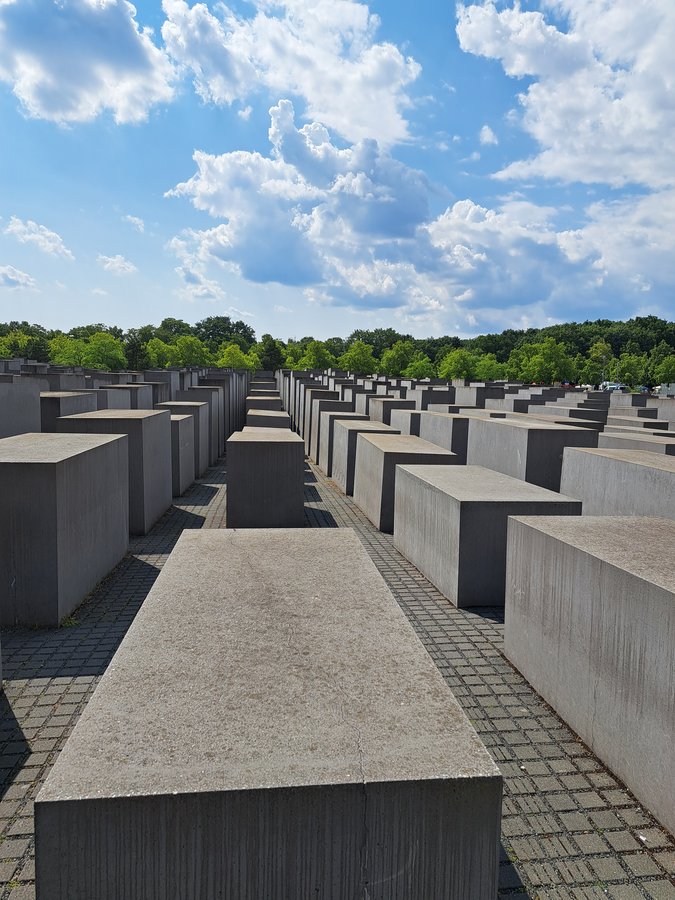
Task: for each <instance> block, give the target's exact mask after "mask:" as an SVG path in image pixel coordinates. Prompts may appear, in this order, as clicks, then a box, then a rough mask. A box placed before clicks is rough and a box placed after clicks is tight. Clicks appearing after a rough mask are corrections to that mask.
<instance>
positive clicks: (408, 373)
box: [402, 350, 436, 378]
mask: <svg viewBox="0 0 675 900" xmlns="http://www.w3.org/2000/svg"><path fill="white" fill-rule="evenodd" d="M402 374H403V375H404V377H405V378H434V377H435V375H436V367H435V366H434V364H433V363H432V361H431V360H430V359H429V357H428V356H427V355H426V353H422V351H421V350H415V352H414V353H413V355H412V359H411V360H410V362H409V363H408V365H407V366H406V367H405V369H404V370H403V373H402Z"/></svg>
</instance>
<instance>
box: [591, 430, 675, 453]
mask: <svg viewBox="0 0 675 900" xmlns="http://www.w3.org/2000/svg"><path fill="white" fill-rule="evenodd" d="M598 448H599V449H600V450H649V451H651V452H652V453H665V454H669V455H671V456H675V440H673V439H672V438H660V437H655V436H654V435H652V434H637V433H633V434H616V433H612V432H606V433H604V432H603V434H601V435H600V436H599V437H598Z"/></svg>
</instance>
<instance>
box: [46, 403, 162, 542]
mask: <svg viewBox="0 0 675 900" xmlns="http://www.w3.org/2000/svg"><path fill="white" fill-rule="evenodd" d="M58 428H59V431H60V432H68V433H71V434H73V433H79V434H126V435H127V436H128V438H129V441H128V444H127V446H128V450H129V531H130V533H131V534H147V533H148V531H150V529H151V528H152V526H153V525H154V524H155V522H156V521H157V519H159V517H160V516H161V515H163V514H164V513H165V512H166V511H167V509H168V508H169V507H170V506H171V498H172V496H173V492H172V478H171V416H170V414H169V412H168V410H167V411H164V410H148V409H99V410H96V412H88V413H81V414H80V415H75V416H64V417H63V418H61V419H59V421H58Z"/></svg>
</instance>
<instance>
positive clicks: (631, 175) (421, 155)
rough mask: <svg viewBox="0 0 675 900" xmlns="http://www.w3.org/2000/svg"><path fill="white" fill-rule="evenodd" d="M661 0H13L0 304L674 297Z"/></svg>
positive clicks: (208, 310) (1, 311)
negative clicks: (455, 0) (461, 0)
mask: <svg viewBox="0 0 675 900" xmlns="http://www.w3.org/2000/svg"><path fill="white" fill-rule="evenodd" d="M674 43H675V4H673V2H672V0H522V2H521V3H520V4H518V3H515V2H514V0H505V2H496V0H495V2H492V0H485V2H480V3H474V4H471V3H466V4H464V5H461V4H460V5H458V6H456V7H453V6H451V5H450V4H447V3H445V2H443V3H440V2H425V0H422V2H421V3H417V4H411V3H409V2H403V0H393V2H392V0H389V2H384V0H378V2H371V3H370V4H366V3H358V2H351V0H286V2H273V0H253V2H243V0H233V2H230V3H229V4H226V3H193V2H192V0H164V2H163V3H160V2H154V0H152V2H151V0H143V2H139V3H138V4H137V6H136V7H134V6H132V5H131V4H130V3H128V2H125V0H59V2H54V0H0V122H1V123H2V128H1V131H0V321H8V320H10V319H27V320H29V321H35V322H40V323H42V324H44V325H47V326H49V327H54V328H56V327H60V328H63V329H67V328H70V327H72V326H73V325H75V324H84V323H88V322H96V321H102V322H107V323H109V324H118V325H121V326H122V327H125V328H128V327H133V326H137V325H142V324H146V323H149V322H154V323H155V324H158V323H159V321H160V320H161V319H162V318H163V317H165V316H174V317H177V318H182V319H185V320H187V321H189V322H195V321H197V320H199V319H202V318H204V317H206V316H209V315H220V314H226V315H230V316H232V317H233V318H243V319H244V320H245V321H247V322H248V323H249V324H250V325H251V326H252V327H253V328H254V329H255V331H256V332H257V334H258V335H260V334H262V333H264V332H268V331H269V332H271V333H272V334H274V335H275V336H277V337H281V338H283V339H286V338H287V337H298V338H299V337H301V336H303V335H307V334H312V335H314V336H315V337H317V338H326V337H329V336H331V335H347V334H349V333H350V332H351V331H353V330H354V329H355V328H375V327H384V326H393V327H394V328H396V329H398V330H399V331H403V332H409V333H412V334H414V335H416V336H426V335H439V334H446V333H450V334H458V335H461V336H469V335H472V334H477V333H484V332H488V331H501V330H502V329H504V328H509V327H511V328H521V327H528V326H542V325H546V324H549V323H552V322H558V321H568V320H584V319H588V318H590V319H595V318H599V317H606V318H610V319H622V318H628V317H630V316H633V315H645V314H656V315H661V316H664V317H667V318H673V315H674V312H675V302H674V301H673V285H674V284H675V153H674V152H673V148H672V139H673V135H675V102H674V100H673V97H674V96H675V93H674V92H675V62H674V59H673V52H672V47H673V45H674Z"/></svg>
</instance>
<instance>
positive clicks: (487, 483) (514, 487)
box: [400, 465, 577, 503]
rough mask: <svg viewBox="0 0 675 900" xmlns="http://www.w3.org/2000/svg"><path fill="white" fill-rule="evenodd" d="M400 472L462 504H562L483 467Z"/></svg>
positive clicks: (531, 486)
mask: <svg viewBox="0 0 675 900" xmlns="http://www.w3.org/2000/svg"><path fill="white" fill-rule="evenodd" d="M400 468H402V469H405V470H406V471H407V472H410V473H411V474H413V475H415V477H416V478H420V479H421V480H422V481H425V482H426V483H427V484H429V485H431V486H432V487H435V488H438V489H439V490H441V491H444V492H447V493H449V494H451V495H452V496H453V497H454V498H455V499H456V500H459V501H460V502H462V503H471V502H476V503H509V502H518V503H519V502H524V503H527V502H529V501H535V500H537V501H544V500H550V501H552V502H553V501H557V502H563V501H565V500H567V501H569V502H570V503H575V502H577V501H575V499H574V498H573V497H565V496H564V495H563V494H559V493H558V492H557V491H550V490H548V489H547V488H543V487H540V486H539V485H537V484H531V483H530V482H529V481H521V480H520V479H519V478H513V477H512V476H511V475H504V474H503V473H502V472H497V471H495V470H494V469H487V468H485V467H484V466H438V465H405V466H401V467H400Z"/></svg>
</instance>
